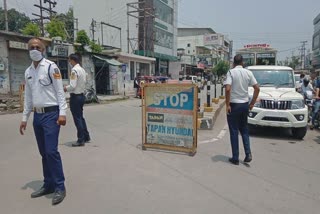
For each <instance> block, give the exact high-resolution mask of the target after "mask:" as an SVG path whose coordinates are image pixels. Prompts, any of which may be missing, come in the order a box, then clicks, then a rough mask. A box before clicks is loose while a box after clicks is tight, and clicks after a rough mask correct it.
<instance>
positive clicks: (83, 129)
mask: <svg viewBox="0 0 320 214" xmlns="http://www.w3.org/2000/svg"><path fill="white" fill-rule="evenodd" d="M69 63H70V66H71V67H72V69H71V74H70V84H69V85H68V86H65V87H64V91H65V92H70V110H71V113H72V116H73V121H74V124H75V126H76V128H77V137H78V140H77V142H75V143H73V144H72V146H74V147H76V146H84V145H85V143H88V142H90V140H91V139H90V134H89V131H88V128H87V123H86V120H85V119H84V117H83V105H84V102H85V96H84V90H85V86H86V76H87V74H86V71H85V70H84V69H83V68H82V67H81V66H80V64H79V63H80V56H79V55H77V54H71V55H70V56H69Z"/></svg>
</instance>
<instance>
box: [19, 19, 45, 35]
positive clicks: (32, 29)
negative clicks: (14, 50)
mask: <svg viewBox="0 0 320 214" xmlns="http://www.w3.org/2000/svg"><path fill="white" fill-rule="evenodd" d="M22 33H23V34H24V35H29V36H37V37H39V36H40V35H41V32H40V28H39V26H38V25H37V24H34V23H31V22H29V23H28V24H27V25H26V26H25V27H24V28H23V29H22Z"/></svg>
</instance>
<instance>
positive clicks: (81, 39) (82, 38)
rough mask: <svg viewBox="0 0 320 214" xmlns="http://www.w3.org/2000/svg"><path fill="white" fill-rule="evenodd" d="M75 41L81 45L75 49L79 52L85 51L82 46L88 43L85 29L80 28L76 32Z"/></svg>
mask: <svg viewBox="0 0 320 214" xmlns="http://www.w3.org/2000/svg"><path fill="white" fill-rule="evenodd" d="M76 42H77V43H80V44H81V46H79V47H76V51H77V52H79V53H84V52H85V49H84V47H85V46H87V45H89V44H90V38H89V36H88V35H87V33H86V31H85V30H80V31H79V32H78V33H77V38H76Z"/></svg>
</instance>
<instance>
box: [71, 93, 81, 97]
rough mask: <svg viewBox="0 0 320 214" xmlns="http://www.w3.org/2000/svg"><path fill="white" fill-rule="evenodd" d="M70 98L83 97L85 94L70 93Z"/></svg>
mask: <svg viewBox="0 0 320 214" xmlns="http://www.w3.org/2000/svg"><path fill="white" fill-rule="evenodd" d="M70 96H83V93H81V94H75V93H70Z"/></svg>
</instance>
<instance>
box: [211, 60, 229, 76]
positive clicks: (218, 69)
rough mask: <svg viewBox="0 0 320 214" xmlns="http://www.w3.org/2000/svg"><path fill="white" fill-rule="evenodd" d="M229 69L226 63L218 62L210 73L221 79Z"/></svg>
mask: <svg viewBox="0 0 320 214" xmlns="http://www.w3.org/2000/svg"><path fill="white" fill-rule="evenodd" d="M229 69H230V64H229V62H227V61H219V62H218V63H217V65H216V66H214V68H213V69H212V73H213V74H214V75H216V76H218V77H221V76H223V75H225V74H227V72H228V71H229Z"/></svg>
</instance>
